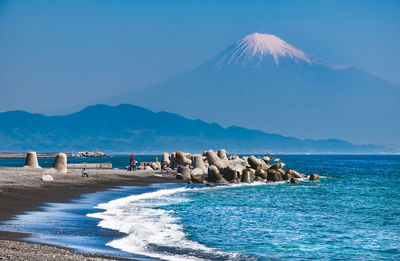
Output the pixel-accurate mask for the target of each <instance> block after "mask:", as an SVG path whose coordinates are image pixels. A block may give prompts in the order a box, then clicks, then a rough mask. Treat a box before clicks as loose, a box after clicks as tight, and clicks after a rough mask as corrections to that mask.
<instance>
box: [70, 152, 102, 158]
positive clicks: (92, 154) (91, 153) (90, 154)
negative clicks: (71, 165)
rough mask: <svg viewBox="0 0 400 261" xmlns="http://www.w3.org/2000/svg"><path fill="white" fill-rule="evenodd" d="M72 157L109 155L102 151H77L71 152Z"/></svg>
mask: <svg viewBox="0 0 400 261" xmlns="http://www.w3.org/2000/svg"><path fill="white" fill-rule="evenodd" d="M71 157H74V158H97V157H109V156H108V155H107V154H106V153H104V152H102V151H97V152H94V151H79V152H75V153H72V154H71Z"/></svg>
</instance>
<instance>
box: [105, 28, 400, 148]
mask: <svg viewBox="0 0 400 261" xmlns="http://www.w3.org/2000/svg"><path fill="white" fill-rule="evenodd" d="M106 103H108V104H111V105H116V104H120V103H134V104H136V105H139V106H143V107H146V108H149V109H151V110H154V111H162V110H166V111H169V112H173V113H178V114H180V115H182V116H185V117H189V118H192V119H195V118H199V119H202V120H205V121H207V122H218V123H219V124H221V125H222V126H231V125H238V126H243V127H246V128H254V129H259V130H263V131H266V132H273V133H281V134H283V135H287V136H296V137H312V138H327V137H335V138H340V139H345V140H349V141H352V142H356V143H374V144H383V145H386V146H390V147H392V146H393V147H396V148H398V149H400V131H399V130H400V116H399V115H400V87H399V86H395V85H393V84H390V83H389V82H386V81H384V80H382V79H380V78H377V77H375V76H373V75H370V74H368V73H366V72H363V71H361V70H359V69H357V68H353V67H344V66H338V65H334V64H331V63H329V62H327V61H324V60H322V59H320V58H318V57H316V56H314V55H310V54H308V53H306V52H305V51H303V50H300V49H298V48H296V47H294V46H292V45H290V44H288V43H286V42H285V41H283V40H281V39H279V38H278V37H276V36H274V35H271V34H259V33H254V34H250V35H247V36H246V37H244V38H243V39H241V40H239V41H238V42H237V43H235V44H233V45H232V46H230V47H229V48H228V49H226V50H225V51H223V52H222V53H221V54H219V55H217V56H216V57H214V58H213V59H211V60H210V61H209V62H207V63H205V64H203V65H201V66H199V67H198V68H196V69H194V70H192V71H189V72H186V73H183V74H181V75H179V76H176V77H174V78H172V79H169V80H167V81H165V82H162V83H159V84H156V85H153V86H149V87H146V88H143V89H141V90H136V91H132V92H130V93H127V94H126V95H123V96H119V97H114V98H112V99H110V100H108V101H107V102H106ZM228 130H230V129H228Z"/></svg>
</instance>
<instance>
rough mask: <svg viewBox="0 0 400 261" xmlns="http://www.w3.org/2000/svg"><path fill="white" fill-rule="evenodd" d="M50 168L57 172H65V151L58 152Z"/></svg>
mask: <svg viewBox="0 0 400 261" xmlns="http://www.w3.org/2000/svg"><path fill="white" fill-rule="evenodd" d="M51 170H52V171H56V172H58V173H67V155H66V154H65V153H58V155H57V156H56V159H55V160H54V163H53V167H52V168H51Z"/></svg>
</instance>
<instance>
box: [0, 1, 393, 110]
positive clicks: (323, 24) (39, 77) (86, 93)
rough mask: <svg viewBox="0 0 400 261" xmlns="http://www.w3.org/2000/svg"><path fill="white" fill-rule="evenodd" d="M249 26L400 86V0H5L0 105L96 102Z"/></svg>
mask: <svg viewBox="0 0 400 261" xmlns="http://www.w3.org/2000/svg"><path fill="white" fill-rule="evenodd" d="M253 32H261V33H273V34H275V35H277V36H278V37H280V38H282V39H283V40H285V41H287V42H289V43H290V44H292V45H294V46H296V47H298V48H301V49H303V50H304V51H306V52H308V53H312V54H316V55H318V56H320V57H322V58H324V59H326V60H329V61H332V62H334V63H337V64H341V65H353V66H356V67H358V68H361V69H363V70H365V71H367V72H370V73H372V74H374V75H377V76H379V77H382V78H384V79H386V80H388V81H390V82H392V83H395V84H397V85H399V86H400V73H399V72H400V70H399V68H400V51H399V47H400V1H390V0H385V1H381V0H377V1H367V0H359V1H351V0H345V1H322V0H317V1H310V0H308V1H221V0H218V1H217V0H215V1H204V0H202V1H150V0H144V1H129V0H126V1H118V0H109V1H101V0H79V1H73V0H69V1H67V0H65V1H57V0H48V1H40V0H34V1H32V0H29V1H1V0H0V111H6V110H14V109H24V110H28V111H33V112H49V111H51V109H52V108H59V107H72V106H76V105H81V104H88V103H95V102H98V101H100V100H102V99H105V98H107V97H110V96H114V95H119V94H121V93H124V92H126V91H129V90H132V89H135V88H141V87H144V86H146V85H149V84H152V83H157V82H159V81H162V80H164V79H167V78H169V77H171V76H174V75H176V74H179V73H181V72H184V71H187V70H190V69H192V68H194V67H196V66H198V65H200V64H201V63H203V62H205V61H207V60H208V59H210V58H212V57H213V56H214V55H216V54H218V53H219V52H221V51H222V50H223V49H225V48H226V47H228V46H229V45H230V44H232V43H233V42H235V41H237V40H239V39H240V38H242V37H244V36H245V35H246V34H249V33H253ZM132 103H134V99H133V100H132Z"/></svg>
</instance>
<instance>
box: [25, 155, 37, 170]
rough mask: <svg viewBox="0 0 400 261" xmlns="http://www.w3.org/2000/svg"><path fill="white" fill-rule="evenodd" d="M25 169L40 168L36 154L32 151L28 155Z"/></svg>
mask: <svg viewBox="0 0 400 261" xmlns="http://www.w3.org/2000/svg"><path fill="white" fill-rule="evenodd" d="M24 167H30V168H40V166H39V162H38V158H37V155H36V152H34V151H30V152H28V153H27V154H26V158H25V165H24Z"/></svg>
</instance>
